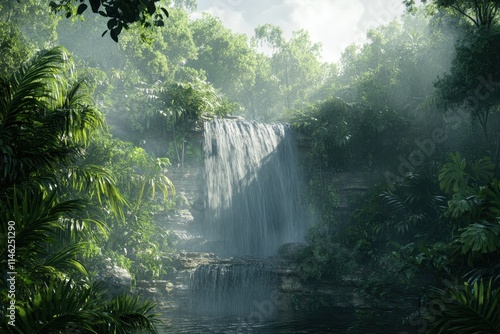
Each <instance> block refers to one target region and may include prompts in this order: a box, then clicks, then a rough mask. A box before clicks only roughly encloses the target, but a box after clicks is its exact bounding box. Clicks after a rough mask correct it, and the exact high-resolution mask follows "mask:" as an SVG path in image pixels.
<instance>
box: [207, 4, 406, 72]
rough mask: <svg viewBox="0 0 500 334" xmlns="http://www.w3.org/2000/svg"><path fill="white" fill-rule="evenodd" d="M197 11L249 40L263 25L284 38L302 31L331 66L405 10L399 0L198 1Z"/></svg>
mask: <svg viewBox="0 0 500 334" xmlns="http://www.w3.org/2000/svg"><path fill="white" fill-rule="evenodd" d="M198 7H199V9H200V11H206V12H208V13H210V14H212V15H215V16H218V17H220V18H221V20H222V22H223V23H224V25H225V26H226V27H228V28H230V29H231V30H233V31H235V32H238V33H244V34H247V35H248V36H252V35H253V32H254V29H255V28H256V27H257V26H258V25H260V24H265V23H270V24H273V25H276V26H279V27H281V28H282V29H283V31H284V32H285V36H286V37H290V36H291V33H292V32H293V31H296V30H299V29H305V30H307V31H308V32H309V34H310V36H311V39H312V41H313V42H321V44H322V45H323V59H324V60H325V61H331V62H334V61H337V60H338V59H339V58H340V55H341V53H342V50H343V49H345V47H346V46H348V45H350V44H352V43H361V42H363V41H364V36H365V34H366V31H367V30H368V29H371V28H374V27H377V26H379V25H381V24H386V23H388V22H389V21H390V20H392V19H394V18H396V17H398V16H400V15H401V14H402V13H403V10H404V6H403V5H402V3H401V0H350V1H347V0H254V1H245V0H200V1H199V4H198Z"/></svg>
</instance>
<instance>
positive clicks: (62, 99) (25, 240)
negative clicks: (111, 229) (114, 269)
mask: <svg viewBox="0 0 500 334" xmlns="http://www.w3.org/2000/svg"><path fill="white" fill-rule="evenodd" d="M72 70H73V67H72V62H71V59H70V58H69V56H68V52H67V51H66V50H65V49H64V48H61V47H57V48H54V49H52V50H49V51H43V52H40V53H39V54H38V55H36V56H35V57H34V58H33V59H31V60H30V61H28V62H26V63H25V64H23V65H22V66H21V67H20V68H19V70H18V71H16V72H15V73H14V74H13V75H12V76H11V77H10V78H9V79H7V80H4V81H3V82H2V84H1V86H0V219H1V221H2V223H1V225H0V234H1V236H2V237H1V240H0V252H1V258H0V264H1V265H2V268H8V270H6V272H7V271H10V272H13V271H15V272H17V274H16V275H17V276H16V296H15V297H16V304H15V305H16V321H17V322H16V326H9V325H8V324H7V320H8V319H7V318H6V316H5V315H6V314H7V313H6V311H7V306H8V305H10V301H11V300H12V298H11V297H9V296H8V294H7V292H8V287H7V282H6V280H1V283H0V287H1V293H0V301H1V304H0V309H1V310H2V312H1V313H2V315H1V320H2V321H1V323H0V329H2V330H1V331H2V332H12V333H62V332H66V331H67V330H68V326H77V328H78V331H79V332H84V333H106V332H113V333H115V332H116V333H126V332H128V331H130V330H132V329H134V328H140V329H145V330H148V331H150V332H155V318H154V315H153V314H152V313H151V311H152V308H153V305H152V304H150V303H139V302H138V300H137V298H132V297H130V296H121V297H117V299H115V300H111V301H108V300H106V299H104V297H103V293H102V291H100V290H99V289H98V288H97V287H95V286H94V285H93V284H92V283H89V278H88V274H87V272H86V270H85V267H84V266H83V265H82V264H81V263H80V262H79V260H78V259H79V256H78V254H80V253H81V252H82V251H83V250H84V249H85V247H86V245H85V243H82V242H81V241H80V239H77V238H65V239H64V240H61V239H60V237H61V236H72V235H74V234H75V233H76V232H78V231H79V230H80V228H75V226H83V225H84V224H86V223H91V222H92V223H93V224H94V225H95V226H98V227H100V229H101V230H103V231H104V230H105V228H104V226H103V224H101V223H98V222H96V221H95V220H93V219H91V217H89V215H88V213H87V207H86V205H87V202H86V201H85V200H82V199H80V198H76V196H75V195H84V194H89V195H88V196H87V197H88V199H92V198H93V197H95V198H97V199H98V201H99V202H101V203H103V204H106V205H107V206H108V207H109V209H110V210H112V211H113V212H115V214H116V216H117V217H120V216H123V211H122V209H121V207H122V206H123V204H126V201H125V200H124V199H123V197H122V195H121V194H120V192H119V191H118V188H117V187H116V185H115V183H116V182H115V180H114V178H113V175H112V174H111V172H110V171H109V170H107V169H106V168H104V167H102V166H95V165H89V164H84V163H83V162H84V161H85V149H86V147H88V145H89V143H90V140H91V138H92V136H93V135H95V134H96V132H97V131H98V130H99V129H100V128H102V127H103V126H104V124H105V123H104V118H103V116H102V115H101V113H100V112H99V111H98V110H97V109H96V108H95V107H94V106H93V105H92V103H91V102H92V101H91V99H90V98H89V96H88V95H87V94H85V90H84V86H83V84H82V83H80V82H75V81H74V80H73V79H74V75H73V71H72ZM9 222H13V223H9ZM12 227H14V228H12ZM9 232H11V233H10V234H8V233H9ZM12 232H14V234H13V233H12ZM61 232H62V233H61ZM8 235H9V236H10V235H12V236H14V237H13V238H11V239H12V240H14V241H15V244H14V245H15V248H14V249H15V262H13V263H12V262H8V260H7V259H8V257H7V254H8V253H7V251H8V249H12V247H10V248H9V246H12V243H11V242H9V240H10V239H9V238H8V237H7V236H8ZM12 258H14V257H12ZM101 290H102V289H101Z"/></svg>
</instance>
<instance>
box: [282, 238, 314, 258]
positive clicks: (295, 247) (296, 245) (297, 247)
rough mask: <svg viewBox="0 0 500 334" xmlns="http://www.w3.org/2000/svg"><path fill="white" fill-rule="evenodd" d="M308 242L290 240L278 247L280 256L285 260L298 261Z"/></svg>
mask: <svg viewBox="0 0 500 334" xmlns="http://www.w3.org/2000/svg"><path fill="white" fill-rule="evenodd" d="M306 248H307V244H305V243H303V242H289V243H286V244H283V245H282V246H281V247H280V248H278V256H279V257H280V258H281V259H283V260H288V261H297V260H298V259H299V258H300V257H302V256H303V254H304V252H305V251H306Z"/></svg>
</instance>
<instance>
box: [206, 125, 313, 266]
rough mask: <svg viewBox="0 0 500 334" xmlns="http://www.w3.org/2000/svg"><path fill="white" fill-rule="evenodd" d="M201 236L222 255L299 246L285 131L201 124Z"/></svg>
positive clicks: (296, 194) (295, 174) (296, 177)
mask: <svg viewBox="0 0 500 334" xmlns="http://www.w3.org/2000/svg"><path fill="white" fill-rule="evenodd" d="M204 150H205V178H206V186H207V189H206V191H207V216H206V222H205V224H206V231H207V234H208V235H209V237H211V238H213V239H215V240H218V241H221V242H222V247H221V248H222V252H223V253H224V255H229V256H234V255H242V256H245V255H247V256H269V255H273V254H275V253H276V250H277V249H278V247H279V246H280V245H282V244H283V243H286V242H291V241H297V240H300V239H301V237H302V234H303V231H304V229H305V227H304V225H303V221H304V219H303V215H301V207H300V173H299V168H298V163H297V154H296V148H295V143H294V141H293V138H292V134H291V131H290V128H289V126H288V125H285V124H262V123H257V122H247V121H234V120H214V121H212V122H207V123H205V142H204Z"/></svg>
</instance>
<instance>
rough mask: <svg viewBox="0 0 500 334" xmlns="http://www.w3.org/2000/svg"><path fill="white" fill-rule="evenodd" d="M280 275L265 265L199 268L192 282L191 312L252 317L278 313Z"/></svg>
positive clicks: (229, 265)
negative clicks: (276, 311)
mask: <svg viewBox="0 0 500 334" xmlns="http://www.w3.org/2000/svg"><path fill="white" fill-rule="evenodd" d="M276 284H277V274H276V271H275V268H274V267H273V266H271V265H268V264H263V263H241V264H207V265H201V266H199V267H198V268H197V269H196V271H195V273H194V274H193V279H192V281H191V311H193V312H195V313H201V314H212V315H248V314H251V313H252V312H253V311H254V310H255V309H257V310H261V312H265V313H266V315H271V314H273V313H274V311H275V305H276V291H273V290H274V289H275V288H276Z"/></svg>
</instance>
